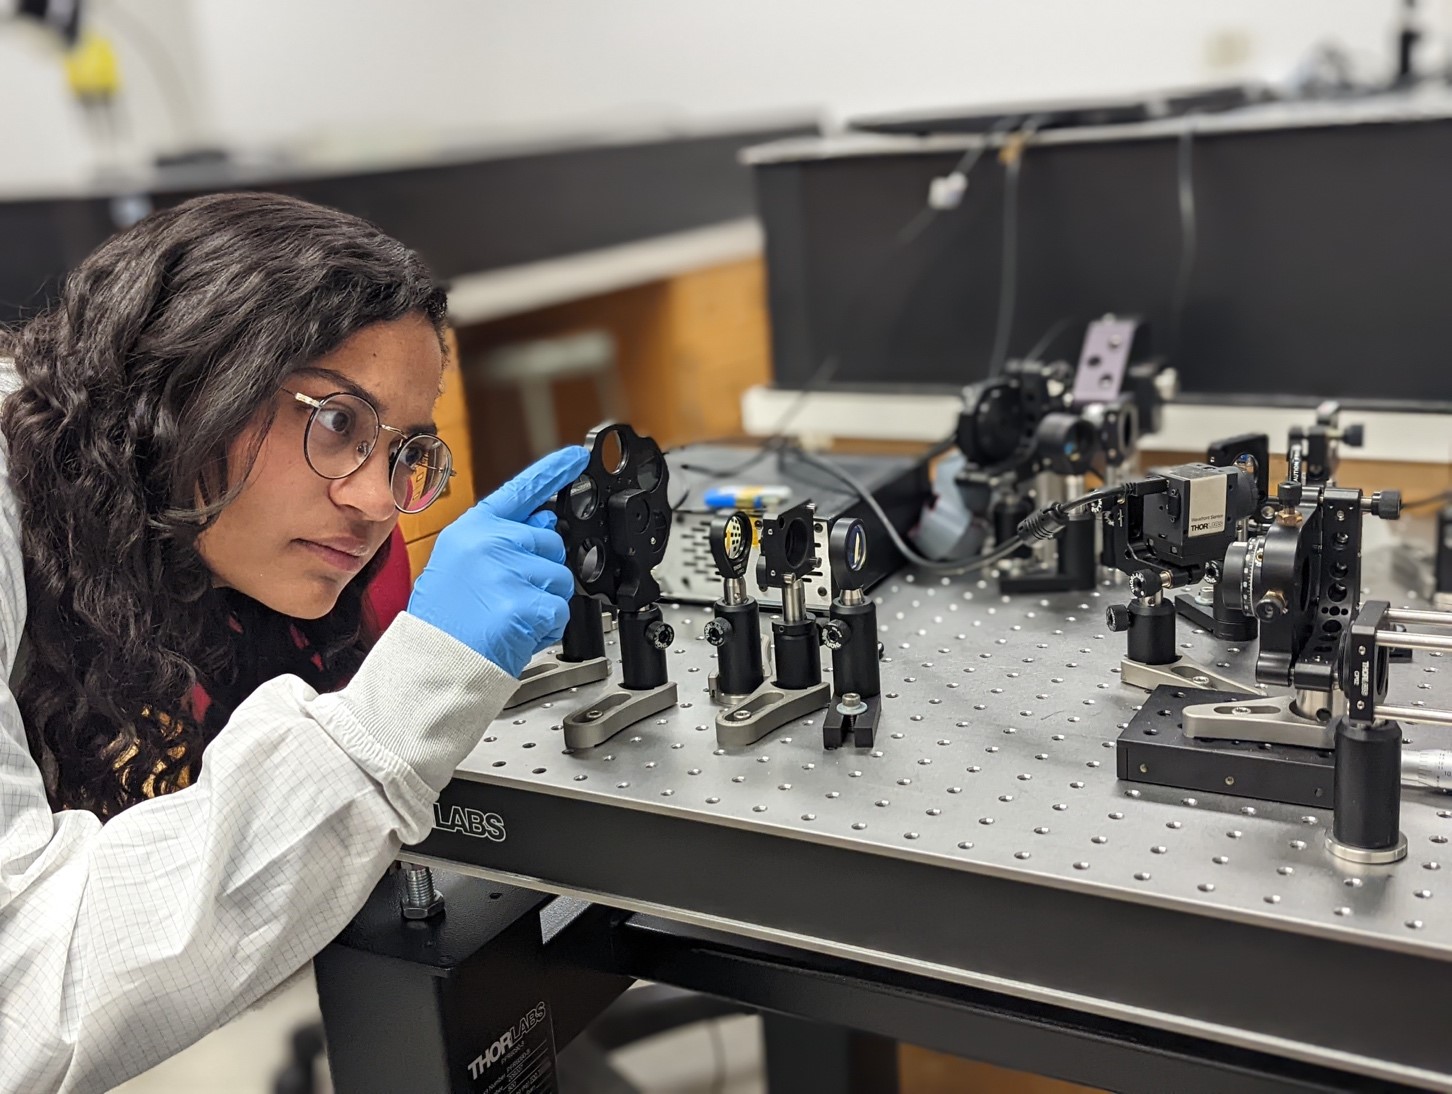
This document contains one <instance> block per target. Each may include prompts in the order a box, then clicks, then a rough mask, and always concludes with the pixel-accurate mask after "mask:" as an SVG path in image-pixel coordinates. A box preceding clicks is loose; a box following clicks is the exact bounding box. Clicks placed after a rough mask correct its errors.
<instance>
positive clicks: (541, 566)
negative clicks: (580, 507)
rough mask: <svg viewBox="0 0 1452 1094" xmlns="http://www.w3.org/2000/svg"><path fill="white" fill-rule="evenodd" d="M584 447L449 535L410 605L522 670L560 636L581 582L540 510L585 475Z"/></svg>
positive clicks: (521, 482)
mask: <svg viewBox="0 0 1452 1094" xmlns="http://www.w3.org/2000/svg"><path fill="white" fill-rule="evenodd" d="M588 459H589V453H587V452H586V451H585V449H583V448H581V447H579V446H578V445H577V446H575V447H573V448H564V449H561V450H560V451H558V452H553V453H551V454H550V455H548V456H546V457H544V459H542V460H540V461H539V462H538V463H536V464H534V466H532V467H529V468H527V469H526V470H524V471H522V472H520V474H519V475H518V476H516V477H515V478H513V479H511V480H510V481H509V482H507V483H505V484H504V485H503V486H501V487H500V488H499V489H498V490H496V491H495V492H494V493H492V494H490V495H489V496H488V497H487V498H485V499H484V500H483V501H481V502H479V504H477V505H475V506H474V507H473V508H472V509H470V510H469V511H468V512H466V513H464V514H463V515H462V516H460V517H459V518H458V519H457V520H455V521H454V522H453V523H452V524H450V525H449V526H448V527H447V528H445V529H444V530H443V531H442V532H440V533H439V538H438V542H437V543H435V544H434V549H433V553H432V554H431V555H430V556H429V561H428V565H426V566H425V567H424V569H423V573H421V574H419V575H418V580H417V581H415V582H414V586H413V595H412V596H411V597H410V598H409V601H408V610H409V613H410V614H411V615H416V616H418V617H419V618H420V619H422V620H424V621H425V622H428V623H432V624H433V625H434V626H435V627H438V628H439V630H441V631H444V632H445V633H446V634H450V635H453V636H454V637H455V638H457V639H458V640H459V641H460V642H463V643H464V644H465V645H466V646H468V647H470V648H471V649H473V650H475V651H477V652H478V653H482V654H483V655H484V656H485V657H487V658H489V660H491V661H493V662H494V663H495V664H496V665H498V666H499V667H500V668H502V669H503V670H504V671H505V672H507V673H509V674H510V675H511V676H516V677H517V676H518V675H519V674H520V673H521V672H523V671H524V667H525V665H527V664H529V660H530V658H531V657H533V656H534V655H535V654H537V653H539V652H540V650H543V649H545V648H546V647H547V646H550V645H552V644H554V643H555V642H558V641H559V640H560V637H561V636H562V635H563V634H564V633H565V623H566V622H568V620H569V617H570V608H569V599H570V595H571V594H572V593H573V592H574V591H575V579H574V577H573V576H572V575H571V574H570V571H569V570H567V569H566V568H565V566H564V561H565V543H564V540H562V539H561V538H560V536H559V533H558V532H556V531H555V530H554V527H555V515H554V514H553V513H536V512H535V510H536V509H538V508H539V507H540V506H541V505H543V504H544V503H545V502H547V501H549V500H550V499H551V498H553V497H554V496H555V495H556V494H557V493H559V492H560V491H561V490H562V489H564V488H565V487H566V486H568V485H569V484H570V483H572V482H574V481H575V479H577V478H579V477H580V472H581V471H583V470H584V469H585V464H586V462H587V460H588Z"/></svg>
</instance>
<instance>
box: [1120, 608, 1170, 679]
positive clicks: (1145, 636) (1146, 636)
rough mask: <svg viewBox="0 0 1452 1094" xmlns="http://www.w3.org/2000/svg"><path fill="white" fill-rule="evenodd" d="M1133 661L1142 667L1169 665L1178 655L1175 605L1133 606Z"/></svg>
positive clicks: (1130, 633)
mask: <svg viewBox="0 0 1452 1094" xmlns="http://www.w3.org/2000/svg"><path fill="white" fill-rule="evenodd" d="M1129 614H1130V616H1131V621H1130V624H1129V659H1130V660H1131V661H1138V662H1139V663H1140V664H1142V665H1168V664H1169V663H1170V662H1171V661H1173V660H1174V659H1175V657H1176V654H1175V605H1174V604H1173V603H1172V602H1170V601H1168V600H1161V601H1159V603H1157V604H1146V603H1145V602H1144V601H1142V600H1131V601H1130V602H1129Z"/></svg>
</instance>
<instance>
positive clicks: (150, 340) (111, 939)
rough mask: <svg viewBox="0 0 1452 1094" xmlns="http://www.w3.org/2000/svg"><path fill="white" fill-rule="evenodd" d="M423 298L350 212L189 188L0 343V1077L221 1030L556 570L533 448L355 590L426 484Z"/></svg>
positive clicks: (311, 935)
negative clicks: (378, 614)
mask: <svg viewBox="0 0 1452 1094" xmlns="http://www.w3.org/2000/svg"><path fill="white" fill-rule="evenodd" d="M443 322H444V296H443V293H442V291H441V290H440V289H439V288H438V287H437V286H436V285H435V284H434V282H433V280H432V278H431V277H430V275H429V273H428V271H427V269H426V268H425V267H424V266H423V264H422V262H421V261H420V260H419V259H418V257H417V256H416V255H415V254H413V252H411V251H409V250H408V249H407V248H405V247H403V246H402V245H401V244H399V243H398V242H396V241H395V240H392V239H390V238H389V237H387V236H386V235H384V234H383V233H382V232H380V231H379V230H378V229H376V228H375V227H373V226H372V225H370V224H367V223H366V222H364V221H361V220H358V219H356V218H354V217H349V216H345V215H343V214H341V213H337V212H334V211H332V210H328V209H323V208H318V207H316V206H311V205H308V204H306V203H303V202H299V201H294V200H291V199H287V198H281V197H277V196H273V195H267V194H230V195H216V196H211V197H206V198H199V199H196V200H193V201H190V202H187V203H186V204H185V205H182V206H179V207H177V208H175V209H170V210H166V211H163V212H159V213H156V214H154V215H152V216H150V217H148V218H146V219H145V220H143V221H141V222H140V223H139V224H137V225H136V226H135V227H133V228H132V229H130V230H129V231H127V232H125V233H123V234H121V235H119V236H116V237H115V238H113V239H112V240H110V241H109V242H107V243H106V244H105V245H103V246H102V247H101V248H100V249H99V250H98V251H96V253H95V254H93V255H92V256H91V257H90V258H88V259H87V260H86V261H85V262H84V263H82V264H81V266H80V267H79V268H77V269H76V270H75V271H74V272H73V273H72V274H71V275H70V277H69V278H68V279H67V281H66V284H65V286H64V289H63V290H62V292H61V294H60V299H59V301H58V302H57V304H56V305H55V306H54V307H53V308H52V309H50V310H49V311H46V312H44V313H43V314H41V315H39V316H38V317H36V318H35V319H33V320H31V321H30V322H29V323H28V324H26V325H25V326H24V327H23V328H22V329H20V330H19V331H16V332H12V333H10V334H8V335H5V334H3V332H0V358H8V359H9V360H8V362H6V364H5V365H4V366H0V386H3V393H4V394H5V401H4V404H3V409H0V432H3V435H4V446H3V448H0V460H8V466H7V468H6V470H7V471H8V480H7V479H5V477H4V476H0V669H3V670H4V672H5V674H6V675H7V676H8V678H9V681H10V688H9V690H5V689H4V688H0V1090H6V1091H9V1090H24V1091H45V1090H64V1091H93V1090H94V1091H101V1090H106V1089H109V1088H110V1087H112V1086H113V1085H115V1084H117V1083H119V1082H121V1081H122V1080H124V1079H126V1078H127V1077H129V1076H131V1075H134V1074H136V1073H138V1072H140V1071H142V1070H144V1069H146V1068H148V1067H150V1066H151V1065H153V1064H155V1063H156V1062H157V1061H159V1060H161V1059H163V1058H165V1057H166V1056H168V1055H171V1054H172V1053H174V1052H176V1051H177V1050H179V1049H180V1048H182V1047H184V1046H185V1045H187V1044H189V1043H191V1042H192V1041H194V1040H196V1039H197V1038H199V1037H201V1036H202V1035H203V1034H205V1033H206V1032H208V1031H209V1030H211V1029H214V1028H216V1027H217V1026H219V1025H221V1024H223V1023H225V1022H227V1021H228V1020H230V1019H231V1018H232V1017H233V1016H234V1015H236V1014H238V1013H239V1012H240V1011H242V1010H243V1009H244V1008H245V1007H247V1006H248V1005H249V1004H250V1003H252V1002H254V1001H255V1000H256V999H257V998H259V997H260V996H261V995H262V994H263V993H265V992H267V991H268V990H270V989H271V988H272V987H274V986H275V985H277V984H278V983H279V982H281V981H282V980H283V979H284V978H286V977H287V976H288V975H289V974H290V973H292V972H294V971H295V970H296V969H298V968H299V967H300V966H301V965H302V964H303V963H305V962H306V961H307V960H308V959H309V958H310V957H311V956H312V955H313V954H314V953H315V952H316V951H317V950H319V949H320V948H321V947H322V946H323V945H324V944H326V943H327V942H328V941H329V940H330V939H331V938H332V937H333V936H335V935H336V934H337V932H338V931H339V930H340V929H341V928H342V927H343V925H344V924H345V923H346V922H347V921H348V919H349V918H350V917H351V916H352V915H353V913H354V912H356V911H357V909H358V908H359V907H360V906H361V905H362V903H363V900H364V898H365V897H366V895H367V894H368V892H369V890H370V889H371V888H372V887H373V885H374V884H375V883H376V881H377V879H378V878H379V877H380V876H381V875H382V873H383V871H384V870H385V869H386V867H387V865H388V863H389V861H390V860H391V858H392V857H393V855H394V854H395V852H396V851H397V850H398V847H399V845H400V842H403V841H407V842H413V841H417V840H419V839H421V838H422V837H423V836H424V835H425V834H426V833H427V832H428V830H429V826H430V824H431V814H432V805H433V801H434V799H435V798H436V797H437V795H438V793H439V791H440V790H441V789H442V788H443V786H444V784H445V783H446V782H447V781H448V779H449V777H450V775H451V774H452V771H453V768H454V766H455V765H456V763H457V762H458V761H459V760H461V759H462V758H463V757H464V755H465V754H466V753H467V752H468V751H469V750H470V748H471V747H472V746H473V745H474V744H475V743H476V741H477V739H478V737H479V736H480V734H481V733H482V731H483V729H484V727H486V726H487V725H488V724H489V722H490V721H491V720H492V719H493V718H494V717H495V715H496V714H497V713H498V712H499V709H500V708H501V706H502V705H503V703H504V702H505V700H506V699H507V697H508V696H509V695H510V693H511V692H512V690H513V687H514V684H515V679H514V678H515V677H517V676H518V675H519V673H520V671H521V670H522V669H523V667H524V665H525V663H526V662H527V661H528V660H529V658H530V657H531V656H533V654H535V653H536V652H538V651H539V650H541V649H543V648H544V647H545V646H547V645H549V644H550V643H551V642H554V641H556V640H558V638H559V636H560V634H561V633H562V631H563V628H564V623H565V620H566V618H567V613H568V607H567V597H568V596H569V594H570V591H571V588H572V582H571V579H570V575H569V573H568V571H567V570H566V569H565V567H564V566H563V565H562V563H563V561H564V548H563V544H562V543H561V541H560V538H559V536H558V535H557V534H555V532H554V531H553V528H552V520H551V518H550V517H549V516H548V515H545V514H538V515H536V514H535V511H536V510H537V509H538V507H539V506H540V505H541V504H542V503H543V502H545V501H546V500H548V499H549V498H550V497H551V496H552V495H553V494H554V493H555V492H556V491H557V490H559V489H560V488H561V487H563V486H564V485H566V484H568V483H569V482H570V481H571V480H573V479H574V478H575V477H576V476H577V475H578V474H579V472H580V471H581V470H582V468H583V466H584V462H585V454H584V451H583V450H582V449H578V448H575V449H569V450H566V451H563V452H559V453H555V454H554V456H552V457H548V458H547V459H545V460H543V461H541V462H540V463H539V464H537V465H536V466H535V467H533V468H531V469H530V470H529V471H526V472H525V473H524V474H523V475H521V476H520V477H519V478H518V479H516V480H514V481H513V482H511V483H509V484H506V485H505V486H504V487H503V488H501V490H500V491H499V492H498V493H496V494H495V495H494V496H492V497H491V498H489V499H486V500H485V501H483V502H481V503H480V504H479V505H477V506H476V507H474V508H473V509H472V510H470V511H469V512H467V513H466V514H464V515H463V516H462V517H460V518H459V519H458V520H456V521H455V522H454V523H453V524H451V525H450V526H449V527H448V528H446V529H445V530H444V531H443V532H442V533H441V534H440V535H439V538H438V541H437V544H436V546H435V548H434V552H433V556H432V558H431V560H430V562H429V565H428V566H427V568H426V569H425V571H424V572H423V573H422V574H421V575H420V577H419V580H418V582H417V583H416V585H415V588H414V592H413V595H412V598H411V599H410V601H409V607H408V611H406V612H404V613H402V614H400V615H399V616H398V617H397V618H396V619H395V620H394V621H393V622H392V623H391V624H390V625H389V626H388V628H387V629H386V630H385V631H383V633H382V634H381V635H377V634H374V633H372V631H371V629H370V620H369V617H368V612H367V609H366V601H365V597H364V591H365V588H366V586H367V584H368V581H369V579H370V578H371V576H372V575H373V573H374V572H375V571H376V569H377V568H378V567H379V565H380V564H381V562H382V561H383V558H382V556H383V554H384V552H385V551H386V544H387V542H388V538H389V535H390V533H391V532H392V530H393V528H394V525H395V523H396V521H397V517H398V513H399V512H400V511H410V512H414V511H418V510H420V509H422V508H424V507H426V506H427V505H428V504H429V503H430V502H431V501H432V500H433V499H434V498H436V497H437V496H438V494H439V492H440V491H441V490H442V489H443V487H444V486H445V485H447V481H448V477H449V473H450V471H449V462H450V455H449V452H448V449H447V447H446V446H445V445H444V443H443V442H442V441H440V440H439V439H438V438H437V437H435V436H433V433H434V427H433V426H432V424H431V422H430V417H431V412H432V408H433V405H434V402H435V400H436V398H437V396H438V393H439V387H440V379H441V375H442V369H443V364H444V349H443V341H442V338H441V332H442V327H443Z"/></svg>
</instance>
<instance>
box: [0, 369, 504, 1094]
mask: <svg viewBox="0 0 1452 1094" xmlns="http://www.w3.org/2000/svg"><path fill="white" fill-rule="evenodd" d="M15 383H16V380H15V376H14V373H13V372H12V371H10V370H9V369H3V370H0V390H3V391H6V392H8V391H9V390H13V387H14V385H15ZM25 610H26V609H25V581H24V575H23V570H22V562H21V550H20V525H19V512H18V506H17V501H16V498H15V495H14V492H13V491H12V490H11V487H10V480H9V463H8V456H7V454H6V452H5V449H4V443H3V439H0V681H3V680H7V679H8V678H9V675H10V671H11V669H12V667H13V665H14V661H15V655H16V648H17V645H18V643H19V641H20V635H21V630H22V627H23V624H24V621H25ZM514 687H515V681H514V679H513V678H512V677H510V676H509V675H508V674H507V673H506V672H505V671H504V670H503V669H500V668H498V667H497V666H495V665H494V664H492V663H491V662H489V661H488V660H486V659H485V658H484V657H481V656H480V655H479V654H477V653H475V652H474V651H473V650H471V649H469V648H468V647H467V646H465V645H463V644H462V643H460V642H458V641H456V640H455V639H454V638H452V637H450V636H449V635H447V634H445V633H444V632H442V631H440V630H438V629H436V628H435V627H433V626H431V625H430V624H428V623H425V622H423V621H422V620H420V619H418V618H416V617H414V616H410V615H408V614H407V613H406V612H405V613H403V614H401V615H400V616H399V617H398V618H397V619H395V620H394V622H393V623H392V624H391V625H390V626H389V628H388V630H387V631H385V632H384V634H383V636H382V637H381V638H380V640H379V641H378V643H377V645H376V646H375V647H374V648H373V650H372V651H371V652H370V653H369V654H368V656H367V657H366V658H365V660H364V662H363V665H362V667H361V668H360V669H359V670H358V673H357V675H356V676H355V677H354V678H353V680H352V682H351V683H349V684H348V686H347V687H345V688H343V689H342V690H341V691H339V692H336V693H333V694H325V695H319V694H318V693H316V692H314V691H313V690H312V689H311V688H309V687H307V686H306V685H305V684H303V682H302V681H301V680H299V679H298V678H296V677H293V676H286V677H281V678H279V679H276V680H272V681H269V682H268V683H265V684H263V685H262V686H261V687H259V688H258V689H257V690H256V691H255V692H253V693H252V695H250V696H249V697H248V698H247V699H246V700H245V701H244V702H243V703H242V704H241V705H240V706H238V708H237V710H236V712H235V713H234V714H233V716H232V718H231V719H230V720H229V721H228V723H227V725H226V727H225V728H223V730H222V731H221V732H220V733H219V734H218V735H217V737H216V739H215V740H213V741H212V743H211V744H210V745H209V746H208V747H207V751H206V755H205V758H204V761H203V764H202V772H201V775H200V777H199V778H198V780H197V782H196V783H195V785H193V786H190V787H188V788H186V789H184V790H180V791H177V792H176V793H173V794H168V795H166V796H164V797H160V798H155V799H152V800H149V801H146V802H142V803H141V804H139V805H136V806H133V807H132V808H130V809H128V810H126V811H125V812H124V813H122V814H120V815H119V816H117V817H116V818H114V819H113V820H111V821H110V822H109V823H107V824H105V825H104V826H103V825H102V824H101V823H100V822H99V821H98V820H97V819H96V817H95V816H94V815H93V814H91V813H86V812H78V811H67V812H62V813H54V814H53V813H52V812H51V810H50V807H49V805H48V804H47V802H46V796H45V790H44V787H43V785H42V781H41V775H40V771H39V770H38V769H37V768H36V765H35V763H34V762H33V761H32V759H31V757H30V754H29V751H28V749H27V747H26V742H25V730H24V727H23V725H22V723H21V719H20V712H19V710H18V708H17V707H16V705H15V699H14V697H13V695H12V694H11V693H10V691H9V689H8V688H6V687H4V686H0V1091H3V1092H5V1094H10V1092H24V1094H41V1092H44V1091H64V1092H67V1094H89V1092H92V1091H105V1090H108V1089H110V1088H111V1087H112V1086H114V1085H116V1084H118V1083H120V1082H122V1081H123V1080H125V1079H127V1078H130V1077H131V1076H133V1075H136V1074H138V1073H139V1072H142V1071H144V1070H146V1069H147V1068H149V1067H151V1066H152V1065H154V1064H156V1063H157V1062H158V1061H160V1060H163V1059H165V1058H166V1057H168V1056H170V1055H172V1054H174V1053H175V1052H177V1051H179V1050H180V1049H182V1048H184V1047H186V1046H187V1045H189V1044H191V1043H192V1042H194V1041H196V1040H198V1039H199V1038H201V1037H202V1036H203V1035H204V1034H206V1033H208V1032H209V1031H211V1030H213V1029H216V1028H217V1027H219V1026H221V1025H223V1024H224V1023H226V1022H228V1021H229V1020H231V1019H232V1018H233V1017H235V1016H236V1015H237V1014H239V1013H240V1012H241V1011H243V1010H244V1009H246V1008H247V1007H248V1006H249V1005H250V1004H251V1003H253V1002H254V1001H255V1000H257V999H258V998H260V997H261V996H262V995H263V994H265V993H266V992H268V991H269V990H271V989H272V988H274V987H275V986H276V985H278V984H279V983H281V982H282V981H283V980H284V979H286V978H287V977H288V976H289V975H290V974H292V973H293V972H295V971H296V970H298V969H299V968H301V967H302V966H303V965H304V964H305V963H306V962H307V961H308V960H309V959H310V958H311V957H312V956H313V954H314V953H316V952H317V951H318V950H320V949H321V948H322V947H323V946H324V945H326V944H327V943H328V942H329V941H330V940H331V939H332V938H333V937H334V936H336V935H337V933H338V932H339V931H340V930H341V929H342V928H343V926H344V925H345V924H346V923H347V922H348V920H349V919H350V918H351V917H352V915H353V914H354V913H355V912H356V911H357V910H358V909H359V908H360V907H361V906H362V904H363V901H364V899H365V897H366V896H367V895H368V893H369V891H370V890H371V889H372V887H373V886H374V884H375V883H376V882H377V880H378V878H379V877H380V876H381V875H382V873H383V871H384V870H385V869H386V868H387V866H388V863H389V861H390V860H391V859H392V858H393V856H394V854H395V852H396V851H397V850H398V848H399V844H400V841H403V842H410V843H412V842H416V841H418V840H420V839H422V838H423V837H424V836H425V835H426V834H427V833H428V831H429V828H430V826H431V824H432V819H433V803H434V800H435V799H436V798H437V796H438V793H439V791H440V790H441V789H442V788H443V786H444V784H445V783H446V782H448V780H449V778H450V776H451V775H452V773H453V770H454V767H455V765H456V764H457V763H458V762H459V761H460V760H461V759H462V758H463V757H464V755H465V754H466V753H467V752H468V751H469V750H470V748H472V747H473V745H474V744H475V743H476V741H477V740H478V738H479V736H480V735H481V733H482V732H483V730H484V728H485V727H486V726H488V725H489V723H490V722H491V721H492V720H493V718H494V717H495V716H496V715H497V714H498V712H499V710H500V708H501V707H502V706H503V704H504V703H505V701H506V700H507V698H508V697H509V695H510V694H511V693H512V692H513V690H514Z"/></svg>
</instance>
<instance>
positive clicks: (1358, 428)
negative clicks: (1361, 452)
mask: <svg viewBox="0 0 1452 1094" xmlns="http://www.w3.org/2000/svg"><path fill="white" fill-rule="evenodd" d="M1365 440H1366V426H1364V425H1362V424H1361V423H1360V422H1357V423H1355V424H1354V425H1348V426H1346V427H1345V428H1343V429H1342V430H1341V443H1342V444H1346V445H1350V446H1351V447H1352V448H1360V447H1361V445H1362V443H1363V442H1364V441H1365Z"/></svg>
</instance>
